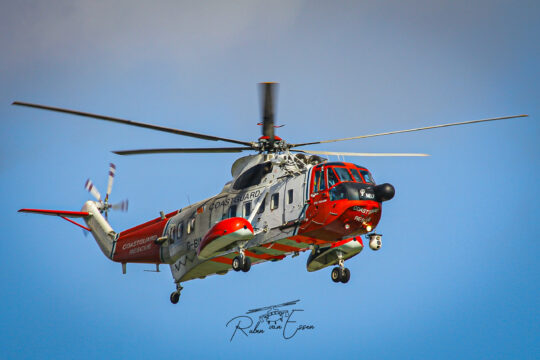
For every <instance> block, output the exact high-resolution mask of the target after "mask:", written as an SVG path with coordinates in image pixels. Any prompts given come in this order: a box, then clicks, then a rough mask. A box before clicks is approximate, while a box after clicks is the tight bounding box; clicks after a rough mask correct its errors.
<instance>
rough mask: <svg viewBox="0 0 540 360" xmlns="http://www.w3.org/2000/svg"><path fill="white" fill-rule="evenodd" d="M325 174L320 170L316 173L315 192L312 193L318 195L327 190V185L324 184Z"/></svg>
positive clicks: (314, 180)
mask: <svg viewBox="0 0 540 360" xmlns="http://www.w3.org/2000/svg"><path fill="white" fill-rule="evenodd" d="M323 174H324V173H323V172H322V170H321V169H320V168H319V169H317V170H316V172H315V178H314V179H313V191H312V193H316V192H319V191H322V190H324V189H326V184H325V183H324V175H323Z"/></svg>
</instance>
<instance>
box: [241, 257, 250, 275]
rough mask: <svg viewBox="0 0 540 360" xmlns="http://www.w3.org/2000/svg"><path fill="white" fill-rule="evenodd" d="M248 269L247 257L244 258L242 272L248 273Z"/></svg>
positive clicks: (248, 261) (248, 259)
mask: <svg viewBox="0 0 540 360" xmlns="http://www.w3.org/2000/svg"><path fill="white" fill-rule="evenodd" d="M249 269H251V259H250V258H248V257H244V263H243V264H242V271H243V272H248V271H249Z"/></svg>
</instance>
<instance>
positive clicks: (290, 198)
mask: <svg viewBox="0 0 540 360" xmlns="http://www.w3.org/2000/svg"><path fill="white" fill-rule="evenodd" d="M287 195H288V197H289V204H292V202H293V189H290V190H289V191H287Z"/></svg>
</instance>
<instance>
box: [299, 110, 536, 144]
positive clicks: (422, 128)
mask: <svg viewBox="0 0 540 360" xmlns="http://www.w3.org/2000/svg"><path fill="white" fill-rule="evenodd" d="M527 116H529V115H512V116H502V117H496V118H489V119H481V120H472V121H463V122H457V123H450V124H442V125H433V126H425V127H421V128H415V129H407V130H398V131H390V132H385V133H378V134H371V135H361V136H353V137H348V138H343V139H335V140H322V141H314V142H309V143H302V144H293V145H292V146H291V148H294V147H299V146H306V145H315V144H325V143H331V142H337V141H345V140H355V139H365V138H370V137H375V136H383V135H392V134H400V133H406V132H412V131H420V130H429V129H437V128H442V127H448V126H456V125H466V124H476V123H481V122H486V121H496V120H505V119H514V118H520V117H527Z"/></svg>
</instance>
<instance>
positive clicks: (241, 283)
mask: <svg viewBox="0 0 540 360" xmlns="http://www.w3.org/2000/svg"><path fill="white" fill-rule="evenodd" d="M539 19H540V6H539V3H538V1H399V2H397V1H396V2H394V1H362V2H360V1H353V2H346V1H341V2H337V3H336V2H333V3H332V2H307V1H291V0H288V1H273V2H270V3H269V2H260V1H251V0H250V1H235V2H224V1H209V2H179V1H155V2H146V1H115V2H110V1H80V2H72V1H47V2H38V1H17V2H7V1H4V2H2V4H1V5H0V34H1V36H0V48H1V49H2V50H1V55H0V119H1V121H0V137H1V138H0V154H1V156H0V189H1V191H2V193H1V194H2V200H3V201H2V202H3V206H2V208H1V210H0V218H1V225H2V234H3V236H2V241H1V242H0V252H1V254H2V262H1V263H0V281H1V284H2V290H1V296H0V324H1V326H0V358H2V359H8V358H9V359H11V358H57V359H59V358H69V359H73V358H81V359H82V358H89V359H98V358H141V359H144V358H155V357H159V358H195V357H197V358H208V359H215V358H235V359H237V358H239V357H241V358H300V357H302V358H307V357H310V358H330V357H332V358H366V359H367V358H376V359H386V358H388V359H392V358H401V359H419V358H447V359H454V358H472V359H479V358H500V359H502V358H505V359H515V358H520V359H527V358H535V357H537V356H538V354H539V353H540V348H539V342H540V336H539V334H540V326H539V323H540V322H539V315H540V314H539V308H540V306H539V305H540V303H539V295H540V290H539V286H538V284H539V283H540V276H539V275H540V271H539V270H540V265H539V261H538V255H539V250H540V246H539V235H538V234H539V232H540V225H539V221H538V219H539V217H540V211H539V209H538V199H539V195H540V192H539V188H538V184H539V181H540V176H539V175H540V172H539V165H540V161H539V160H540V145H539V140H540V123H539V121H538V114H539V113H540V103H539V98H540V97H539V95H540V41H539V35H540V20H539ZM260 81H278V82H280V89H279V99H278V106H277V122H278V123H279V124H286V126H285V127H283V128H280V129H278V134H279V135H280V136H282V137H283V138H284V139H286V140H287V141H289V142H293V143H294V142H305V141H313V140H320V139H332V138H341V137H346V136H354V135H362V134H370V133H375V132H384V131H390V130H399V129H407V128H412V127H421V126H428V125H433V124H439V123H447V122H455V121H467V120H474V119H481V118H485V117H492V116H504V115H513V114H522V113H528V114H530V115H531V116H530V117H529V118H526V119H517V120H508V121H504V122H495V123H488V124H480V125H469V126H462V127H455V128H447V129H438V130H431V131H426V132H422V133H411V134H399V135H393V136H387V137H381V138H373V139H366V140H357V141H348V142H342V143H335V144H327V145H325V146H316V147H313V148H312V149H317V150H328V151H346V152H368V151H369V152H425V153H429V154H431V155H432V156H431V157H429V158H385V159H377V158H360V159H358V158H354V159H353V158H347V160H349V161H354V162H357V163H359V164H363V165H365V166H367V167H368V168H369V169H370V170H371V171H372V173H373V174H374V177H375V180H376V181H378V182H381V183H382V182H390V183H392V184H394V186H395V187H396V196H395V198H394V199H393V200H392V201H390V202H388V203H385V205H384V210H383V218H382V220H381V222H380V225H379V227H378V228H377V230H378V231H379V232H380V233H382V234H383V235H384V237H383V247H382V249H381V250H380V251H379V252H373V251H371V250H370V249H365V250H364V252H363V253H361V254H360V255H358V256H357V257H355V258H354V259H351V260H350V261H348V262H347V267H348V268H349V269H350V270H351V272H352V277H351V280H350V282H349V283H348V284H346V285H343V284H335V283H333V282H332V281H331V280H330V274H329V273H330V269H325V270H322V271H319V272H315V273H308V272H307V271H306V260H307V253H305V254H302V255H301V256H299V257H297V258H294V259H291V258H286V259H285V260H283V261H282V262H278V263H265V264H262V265H257V266H254V267H253V268H252V269H251V271H250V272H249V273H247V274H246V273H230V274H228V275H226V276H212V277H209V278H207V279H205V280H194V281H190V282H187V283H185V284H184V291H183V294H182V297H181V300H180V303H179V304H178V305H176V306H173V305H171V304H170V302H169V293H170V292H171V291H172V290H174V284H173V281H172V277H171V274H170V271H169V269H168V267H166V266H163V267H162V270H163V271H162V272H161V273H158V274H156V273H150V272H144V271H143V270H145V269H151V266H150V265H128V274H127V275H122V273H121V266H120V265H119V264H117V263H113V262H111V261H109V260H108V259H107V258H105V257H104V256H103V255H102V254H101V252H100V250H99V248H98V246H97V245H96V244H95V242H94V241H93V239H92V238H91V237H90V236H88V237H84V236H83V234H82V231H81V230H80V229H79V228H77V227H74V226H72V225H70V224H68V223H67V222H64V221H62V220H61V219H56V218H52V217H42V216H37V215H28V214H18V213H17V212H16V211H17V210H18V209H20V208H23V207H35V208H51V209H65V210H79V209H80V207H81V206H82V204H83V203H84V202H85V201H86V200H88V199H89V198H90V197H89V194H87V193H86V192H85V190H84V187H83V186H84V182H85V181H86V179H87V178H88V177H90V178H92V179H93V180H94V183H95V184H96V186H97V187H98V188H99V189H101V191H102V192H104V191H105V188H106V179H107V170H108V163H109V162H111V161H112V162H114V163H115V164H116V166H117V176H116V182H115V186H114V189H113V193H112V200H113V201H120V200H122V199H124V198H129V200H130V209H129V213H127V214H124V213H112V214H111V216H110V219H111V224H112V226H113V228H114V229H115V230H117V231H120V230H123V229H126V228H128V227H131V226H134V225H136V224H138V223H141V222H143V221H146V220H148V219H150V218H154V217H156V216H158V214H159V211H160V210H164V211H166V212H168V211H172V210H175V209H178V208H181V207H183V206H185V205H187V204H188V198H189V199H190V201H191V202H195V201H198V200H201V199H203V198H206V197H209V196H212V195H214V194H216V193H218V192H219V191H220V190H221V187H222V186H223V184H224V183H225V182H227V181H228V180H230V166H231V164H232V162H233V161H234V160H235V158H236V156H235V155H231V154H222V155H191V156H190V155H155V156H138V157H137V156H133V157H120V156H117V155H114V154H112V153H111V152H110V150H119V149H133V148H147V147H190V146H192V147H204V146H212V145H216V146H222V145H224V143H211V142H204V141H202V140H197V139H190V138H183V137H180V136H175V135H171V134H164V133H158V132H152V131H149V130H145V129H138V128H130V127H126V126H121V125H118V124H111V123H105V122H102V121H98V120H89V119H83V118H77V117H74V116H68V115H62V114H56V113H48V112H44V111H39V110H33V109H25V108H20V107H14V106H11V105H10V104H11V102H12V101H14V100H19V101H28V102H36V103H43V104H48V105H52V106H60V107H67V108H72V109H78V110H82V111H88V112H94V113H100V114H107V115H111V116H118V117H123V118H127V119H132V120H136V121H144V122H151V123H156V124H160V125H164V126H169V127H176V128H180V129H184V130H191V131H195V132H205V133H210V134H214V135H218V136H224V137H230V138H238V139H241V140H248V141H250V140H255V139H257V138H258V137H259V136H260V131H261V129H260V127H259V126H257V125H256V124H257V122H258V121H259V120H260V118H259V116H260V115H259V104H258V94H257V87H256V83H258V82H260ZM225 146H226V145H225ZM332 159H333V160H336V158H332ZM295 299H301V301H300V302H299V303H298V308H302V309H304V310H305V311H304V312H303V313H302V314H301V315H300V316H299V317H298V320H299V321H300V322H304V323H310V324H313V325H315V330H313V331H311V332H304V333H299V334H298V335H297V336H295V337H294V338H293V339H291V340H284V339H283V338H281V336H279V334H269V333H266V334H263V335H252V336H250V337H248V338H246V337H244V336H238V337H236V338H234V339H233V341H232V342H229V339H230V336H231V329H229V328H226V327H225V324H226V322H227V321H228V320H229V319H231V318H232V317H234V316H237V315H241V314H243V313H244V312H245V311H247V310H248V309H251V308H254V307H261V306H265V305H271V304H275V303H282V302H285V301H289V300H295Z"/></svg>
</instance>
